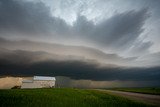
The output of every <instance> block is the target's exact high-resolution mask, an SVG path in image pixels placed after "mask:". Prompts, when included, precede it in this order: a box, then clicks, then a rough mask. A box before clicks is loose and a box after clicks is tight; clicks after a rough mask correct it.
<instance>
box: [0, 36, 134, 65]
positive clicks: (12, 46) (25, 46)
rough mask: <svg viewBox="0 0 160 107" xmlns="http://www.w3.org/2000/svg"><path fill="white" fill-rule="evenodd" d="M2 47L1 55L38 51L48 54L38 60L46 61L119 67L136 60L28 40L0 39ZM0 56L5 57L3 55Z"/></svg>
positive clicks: (85, 48)
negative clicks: (81, 62)
mask: <svg viewBox="0 0 160 107" xmlns="http://www.w3.org/2000/svg"><path fill="white" fill-rule="evenodd" d="M0 47H1V48H2V49H1V53H3V52H4V51H5V50H6V49H8V50H7V51H9V50H26V51H35V52H36V51H38V52H39V55H41V54H40V53H44V52H46V54H45V56H41V58H38V59H45V58H52V59H63V60H65V59H77V60H85V59H90V60H96V61H98V62H100V63H109V64H117V65H126V64H127V65H128V64H130V62H131V61H133V60H135V59H136V57H126V58H123V57H121V56H119V55H117V54H109V53H104V52H102V51H100V50H98V49H94V48H89V47H83V46H67V45H60V44H54V43H52V44H51V43H43V42H35V41H27V40H21V41H13V40H12V41H11V40H6V39H3V38H0ZM5 48H6V49H5ZM11 52H12V54H15V53H14V51H11ZM26 53H28V52H26ZM49 53H50V54H49ZM5 54H7V53H5ZM5 54H3V55H5ZM0 55H1V56H3V55H2V54H0ZM22 55H23V54H22ZM24 55H25V54H24ZM31 56H32V55H30V54H28V56H27V55H26V57H27V58H28V57H31ZM58 56H59V57H58ZM39 57H40V56H39Z"/></svg>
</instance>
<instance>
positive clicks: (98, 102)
mask: <svg viewBox="0 0 160 107" xmlns="http://www.w3.org/2000/svg"><path fill="white" fill-rule="evenodd" d="M0 107H150V105H146V104H143V103H139V102H134V101H131V100H128V99H126V98H124V97H119V96H114V95H110V94H107V93H103V92H99V91H96V90H83V89H63V88H59V89H58V88H57V89H13V90H0Z"/></svg>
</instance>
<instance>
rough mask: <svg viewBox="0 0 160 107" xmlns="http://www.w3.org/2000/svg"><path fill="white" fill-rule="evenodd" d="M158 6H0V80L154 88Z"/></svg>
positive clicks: (89, 0) (28, 1)
mask: <svg viewBox="0 0 160 107" xmlns="http://www.w3.org/2000/svg"><path fill="white" fill-rule="evenodd" d="M159 4H160V2H159V1H149V0H146V1H142V0H135V1H134V2H133V1H131V0H127V1H126V0H122V1H118V0H115V1H104V0H94V1H93V0H81V1H73V0H70V1H68V0H67V1H66V0H65V1H64V0H60V1H56V0H55V1H50V0H0V75H1V76H6V75H11V76H33V75H51V76H52V75H53V76H66V77H70V78H71V79H78V80H77V81H78V82H79V81H81V79H83V80H85V81H101V82H102V81H144V82H145V81H154V82H155V83H156V84H157V82H159V81H160V79H159V78H160V72H159V70H160V60H159V59H160V48H159V43H160V38H159V33H160V32H159V28H160V26H159V25H160V24H159V23H160V20H159V18H160V14H159V13H158V12H159V11H158V10H159V9H160V8H159ZM83 80H82V81H81V83H83V82H84V81H83ZM72 82H73V81H72ZM144 82H143V83H144ZM76 83H77V82H76V81H74V82H73V84H74V85H76ZM89 83H91V82H89ZM151 83H152V82H151ZM107 84H108V83H107ZM74 85H73V86H74ZM93 87H95V86H94V85H93Z"/></svg>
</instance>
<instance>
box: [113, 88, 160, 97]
mask: <svg viewBox="0 0 160 107" xmlns="http://www.w3.org/2000/svg"><path fill="white" fill-rule="evenodd" d="M112 90H118V91H127V92H136V93H144V94H155V95H160V88H113V89H112Z"/></svg>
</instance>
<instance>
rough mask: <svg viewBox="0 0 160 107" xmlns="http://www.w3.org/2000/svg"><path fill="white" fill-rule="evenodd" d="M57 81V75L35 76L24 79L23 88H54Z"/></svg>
mask: <svg viewBox="0 0 160 107" xmlns="http://www.w3.org/2000/svg"><path fill="white" fill-rule="evenodd" d="M55 82H56V78H55V77H46V76H34V77H33V79H32V80H23V81H22V85H21V88H52V87H55Z"/></svg>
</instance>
